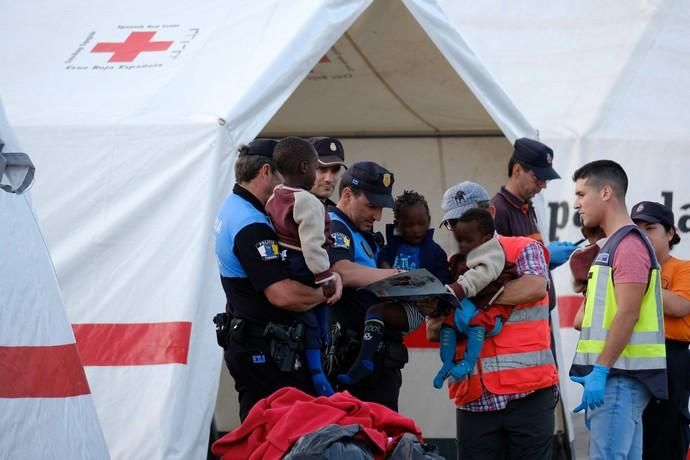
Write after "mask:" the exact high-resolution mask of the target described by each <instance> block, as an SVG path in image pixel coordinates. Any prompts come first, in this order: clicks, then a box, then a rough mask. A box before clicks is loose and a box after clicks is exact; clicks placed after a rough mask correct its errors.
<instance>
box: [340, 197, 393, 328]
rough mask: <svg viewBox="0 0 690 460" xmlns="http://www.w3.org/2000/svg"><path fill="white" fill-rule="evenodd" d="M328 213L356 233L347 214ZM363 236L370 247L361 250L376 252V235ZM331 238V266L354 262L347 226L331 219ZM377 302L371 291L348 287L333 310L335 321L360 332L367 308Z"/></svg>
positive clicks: (350, 235)
mask: <svg viewBox="0 0 690 460" xmlns="http://www.w3.org/2000/svg"><path fill="white" fill-rule="evenodd" d="M328 211H329V212H332V213H334V214H336V215H338V217H340V218H341V219H342V220H344V221H345V222H347V225H349V227H350V228H351V229H353V231H356V230H355V229H356V226H355V224H354V223H352V221H351V220H350V219H349V218H348V217H347V216H346V215H345V214H343V212H342V211H341V210H340V209H338V208H334V207H330V208H328ZM361 235H362V236H363V237H364V239H365V240H366V242H367V243H368V247H367V246H364V247H363V248H361V250H363V251H365V252H367V254H368V251H376V248H377V247H378V245H377V243H376V239H375V235H374V234H373V233H361ZM331 238H332V244H331V247H330V248H329V250H328V255H329V257H330V259H331V266H333V264H335V263H336V262H338V261H339V260H349V261H351V262H354V260H355V247H354V244H355V243H354V238H353V237H352V234H351V232H350V230H349V229H348V228H347V226H345V225H344V224H343V223H342V222H339V221H337V220H335V219H331ZM372 256H373V257H374V260H376V254H373V253H372ZM377 302H380V300H379V299H378V298H377V297H376V296H375V295H374V294H372V293H370V292H369V291H364V290H358V289H356V288H348V287H346V288H344V289H343V295H342V297H341V299H340V301H338V302H337V303H336V304H335V308H334V309H333V310H332V312H333V315H332V316H333V319H334V320H335V321H339V322H341V323H343V324H344V325H347V326H348V327H350V328H352V329H354V330H360V329H361V328H362V325H363V322H364V315H365V313H366V311H367V308H369V307H370V306H371V305H373V304H375V303H377Z"/></svg>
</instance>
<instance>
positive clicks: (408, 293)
mask: <svg viewBox="0 0 690 460" xmlns="http://www.w3.org/2000/svg"><path fill="white" fill-rule="evenodd" d="M360 289H365V290H367V291H369V292H371V293H373V294H374V295H375V296H376V297H380V298H392V299H404V300H419V299H424V298H429V297H437V296H443V297H444V298H445V297H446V296H449V295H450V294H449V293H448V291H447V290H446V287H445V286H444V285H443V283H442V282H441V281H440V280H439V279H438V278H436V277H435V276H434V275H432V274H431V273H430V272H429V271H428V270H427V269H425V268H420V269H419V270H411V271H409V272H402V273H397V274H395V275H393V276H391V277H389V278H386V279H383V280H381V281H377V282H375V283H371V284H369V285H367V286H364V287H363V288H360Z"/></svg>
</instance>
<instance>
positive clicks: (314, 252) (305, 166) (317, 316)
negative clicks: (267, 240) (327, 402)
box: [266, 137, 335, 396]
mask: <svg viewBox="0 0 690 460" xmlns="http://www.w3.org/2000/svg"><path fill="white" fill-rule="evenodd" d="M273 159H274V160H275V164H276V169H277V170H278V172H279V173H280V174H281V175H282V176H283V178H284V183H283V184H282V185H278V186H277V187H276V188H275V189H274V190H273V195H271V197H270V198H269V199H268V202H267V203H266V211H267V212H268V214H269V215H270V216H271V220H272V222H273V225H274V227H275V232H276V235H278V244H279V245H280V246H281V247H282V248H283V250H284V251H285V254H286V260H287V263H288V270H289V271H290V276H291V278H292V279H295V280H297V281H299V282H301V283H304V284H308V285H317V286H321V288H322V289H323V294H324V296H325V297H326V298H329V297H331V296H333V294H334V293H335V282H334V280H335V275H333V273H332V272H331V264H330V261H329V259H328V252H327V251H326V246H327V244H328V243H329V242H330V230H331V224H330V219H329V218H328V214H327V213H326V211H325V209H324V206H323V203H322V202H321V201H319V199H318V198H317V197H316V196H314V195H312V194H311V192H309V190H311V188H312V187H313V185H314V181H315V180H316V168H317V166H318V155H317V153H316V150H314V147H313V146H312V145H311V144H310V143H309V142H307V141H305V140H303V139H300V138H297V137H287V138H285V139H283V140H281V141H280V142H278V144H276V146H275V149H274V151H273ZM298 318H299V320H300V321H301V322H302V323H303V324H304V355H305V357H306V359H307V365H308V366H309V370H310V371H311V374H312V382H313V384H314V388H315V390H316V393H317V394H318V395H320V396H330V395H332V394H333V393H334V391H333V388H332V387H331V384H330V383H329V382H328V379H326V375H325V374H324V372H323V369H322V367H321V347H322V345H323V343H324V342H327V341H328V334H329V331H328V310H327V307H326V305H318V306H316V307H314V308H312V309H311V310H309V311H306V312H303V313H300V314H299V315H298Z"/></svg>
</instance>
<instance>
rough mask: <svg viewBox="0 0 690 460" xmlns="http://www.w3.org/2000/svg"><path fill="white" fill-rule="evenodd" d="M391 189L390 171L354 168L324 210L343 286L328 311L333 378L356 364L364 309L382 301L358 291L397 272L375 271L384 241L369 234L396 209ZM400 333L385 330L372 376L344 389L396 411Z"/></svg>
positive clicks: (403, 357)
mask: <svg viewBox="0 0 690 460" xmlns="http://www.w3.org/2000/svg"><path fill="white" fill-rule="evenodd" d="M392 190H393V174H392V173H391V172H390V171H388V170H387V169H385V168H384V167H382V166H380V165H378V164H376V163H374V162H369V161H365V162H359V163H354V164H353V165H351V166H350V167H349V169H348V170H347V171H345V173H344V174H343V176H342V179H341V181H340V199H339V201H338V205H337V207H330V208H328V210H329V215H330V217H331V237H332V239H333V242H332V246H331V249H330V250H329V254H330V257H331V262H332V264H333V265H332V269H333V270H334V271H337V272H338V273H340V275H341V276H342V278H343V285H344V286H345V287H344V289H343V297H342V298H341V299H340V301H339V302H337V303H336V304H335V305H334V306H333V308H332V309H331V323H332V324H333V326H334V327H333V332H334V333H333V348H332V352H331V355H332V356H330V357H331V358H333V361H332V362H335V369H333V368H331V369H329V376H330V377H331V378H332V377H333V376H334V374H337V373H339V372H344V371H346V370H348V369H349V368H350V366H352V364H353V363H354V361H355V359H356V357H357V353H358V351H359V340H360V338H361V337H362V336H363V332H364V331H363V329H364V321H365V315H366V311H367V308H369V307H370V306H371V305H373V304H375V303H380V302H381V300H380V299H378V298H377V297H376V296H374V295H373V294H371V293H369V292H367V291H363V290H357V288H359V287H362V286H366V285H368V284H370V283H373V282H375V281H379V280H381V279H384V278H387V277H389V276H392V275H394V274H396V273H397V272H398V270H397V269H379V268H376V267H377V265H376V260H377V256H378V253H379V251H380V249H381V247H382V246H383V237H382V236H381V235H380V234H378V236H377V235H375V234H374V233H373V227H374V222H376V221H379V220H381V213H382V211H383V208H392V207H393V205H394V200H393V196H392ZM402 332H404V331H395V330H389V328H386V331H385V335H384V340H383V342H382V343H383V344H384V345H383V347H382V348H380V349H379V351H378V352H377V362H376V366H375V369H374V371H373V372H372V374H371V375H369V376H368V377H367V378H365V379H364V380H362V381H361V382H358V383H356V384H354V385H352V386H348V387H346V389H347V390H349V391H350V392H351V393H352V394H353V395H355V396H357V397H358V398H360V399H362V400H364V401H372V402H377V403H380V404H384V405H386V406H388V407H389V408H391V409H393V410H398V395H399V393H400V386H401V384H402V376H401V372H400V370H401V369H402V367H403V366H404V365H405V363H406V362H407V359H408V357H407V349H406V348H405V346H404V345H403V343H402Z"/></svg>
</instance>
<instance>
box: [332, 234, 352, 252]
mask: <svg viewBox="0 0 690 460" xmlns="http://www.w3.org/2000/svg"><path fill="white" fill-rule="evenodd" d="M331 238H333V247H334V248H342V249H350V244H351V240H350V237H349V236H348V235H346V234H344V233H341V232H335V233H332V234H331Z"/></svg>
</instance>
